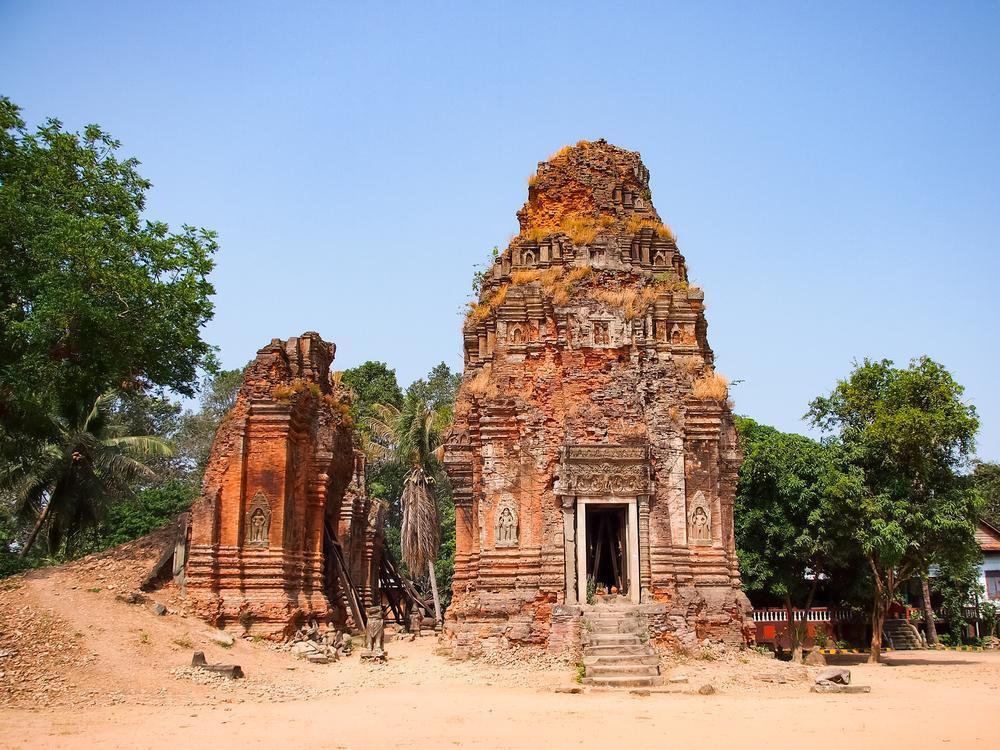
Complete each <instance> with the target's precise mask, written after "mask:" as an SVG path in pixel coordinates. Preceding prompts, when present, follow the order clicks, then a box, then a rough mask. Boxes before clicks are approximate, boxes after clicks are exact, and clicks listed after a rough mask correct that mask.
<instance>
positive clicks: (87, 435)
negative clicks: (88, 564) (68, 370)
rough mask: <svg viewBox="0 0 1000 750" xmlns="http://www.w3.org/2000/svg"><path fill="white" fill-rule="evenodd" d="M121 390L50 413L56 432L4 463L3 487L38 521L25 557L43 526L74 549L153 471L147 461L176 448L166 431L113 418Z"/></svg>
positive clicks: (57, 542)
mask: <svg viewBox="0 0 1000 750" xmlns="http://www.w3.org/2000/svg"><path fill="white" fill-rule="evenodd" d="M115 397H116V394H114V393H109V394H105V395H104V396H101V397H100V398H98V399H97V401H96V402H94V404H93V405H92V406H91V407H90V408H89V409H87V410H85V411H76V412H73V413H70V414H67V415H63V416H61V417H58V418H54V419H52V420H50V425H51V430H50V434H51V436H52V437H51V439H50V440H49V441H48V442H46V443H45V444H43V445H42V446H41V447H40V448H39V449H38V450H37V452H35V453H33V454H31V455H28V456H24V457H22V459H21V460H20V461H19V462H16V463H13V464H10V465H8V466H7V467H5V470H4V473H3V476H2V477H0V492H2V493H3V495H4V496H5V497H6V498H7V500H8V501H9V502H10V503H12V505H13V508H14V510H15V512H16V513H17V514H18V516H19V518H20V520H21V521H22V522H23V523H29V524H31V530H30V531H29V532H28V534H27V537H26V538H25V539H24V543H23V545H22V547H21V556H22V557H23V556H25V555H26V554H28V552H30V550H31V548H32V546H33V545H34V544H35V540H36V539H37V538H38V536H39V534H40V533H41V531H42V530H43V529H45V530H46V541H47V547H48V550H49V553H50V554H52V553H53V552H55V551H57V550H58V549H59V548H60V547H61V546H63V545H65V548H66V552H67V554H68V555H72V553H73V551H74V548H75V547H76V546H77V545H78V544H79V543H80V541H81V539H82V537H83V535H84V534H85V533H86V532H87V531H90V530H96V529H97V528H98V526H99V524H100V523H101V522H102V521H103V520H104V519H105V518H106V517H107V514H108V512H109V510H110V508H111V507H112V506H113V505H114V504H115V503H116V502H118V501H119V500H121V499H123V498H128V497H131V496H132V494H133V490H134V487H135V485H136V482H137V480H140V479H143V478H149V477H151V476H152V471H151V470H150V469H149V467H147V466H146V464H145V463H143V460H144V459H146V458H147V457H149V456H160V455H166V454H168V453H169V452H170V449H169V447H168V446H167V445H166V444H165V443H164V442H163V441H161V440H160V439H159V438H156V437H152V436H136V435H126V434H124V432H123V430H122V429H121V427H120V425H117V424H115V423H114V422H113V421H111V420H110V419H109V417H110V412H111V409H110V407H111V404H112V402H113V401H114V399H115Z"/></svg>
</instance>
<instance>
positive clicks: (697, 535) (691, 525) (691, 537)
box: [688, 490, 712, 546]
mask: <svg viewBox="0 0 1000 750" xmlns="http://www.w3.org/2000/svg"><path fill="white" fill-rule="evenodd" d="M688 543H689V544H691V545H693V546H704V545H709V544H711V543H712V514H711V511H710V510H709V508H708V503H707V502H706V501H705V494H704V493H703V492H702V491H701V490H698V491H697V492H696V493H695V494H694V497H693V498H692V499H691V511H690V513H689V514H688Z"/></svg>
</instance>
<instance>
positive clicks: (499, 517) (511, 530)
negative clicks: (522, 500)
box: [493, 496, 518, 547]
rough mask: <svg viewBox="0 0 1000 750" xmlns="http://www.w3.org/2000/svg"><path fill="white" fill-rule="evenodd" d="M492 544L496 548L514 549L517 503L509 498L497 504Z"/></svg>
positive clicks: (515, 543)
mask: <svg viewBox="0 0 1000 750" xmlns="http://www.w3.org/2000/svg"><path fill="white" fill-rule="evenodd" d="M493 544H494V546H496V547H516V546H517V544H518V541H517V503H516V502H515V501H514V498H512V497H510V496H505V497H503V498H502V499H501V500H500V502H499V503H497V507H496V514H495V516H494V524H493Z"/></svg>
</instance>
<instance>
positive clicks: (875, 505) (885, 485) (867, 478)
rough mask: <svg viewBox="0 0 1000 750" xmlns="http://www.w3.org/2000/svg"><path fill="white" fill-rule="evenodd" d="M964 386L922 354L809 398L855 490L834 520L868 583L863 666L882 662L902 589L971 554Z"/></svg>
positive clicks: (968, 418)
mask: <svg viewBox="0 0 1000 750" xmlns="http://www.w3.org/2000/svg"><path fill="white" fill-rule="evenodd" d="M962 394H963V388H962V386H961V385H959V384H958V383H956V382H955V380H954V378H953V377H952V376H951V374H950V373H949V372H948V371H947V370H946V369H945V368H944V367H942V366H941V365H940V364H938V363H936V362H934V361H933V360H931V359H929V358H928V357H922V358H920V359H917V360H913V361H912V362H911V363H910V366H909V367H908V368H906V369H901V368H896V367H894V366H893V363H892V362H890V361H888V360H882V361H879V362H873V361H870V360H867V359H866V360H865V361H864V362H863V363H862V364H861V365H856V366H855V368H854V370H853V371H852V372H851V374H850V375H849V376H848V378H847V379H845V380H841V381H839V382H838V383H837V386H836V388H834V390H833V391H832V392H831V394H830V395H829V396H823V397H819V398H817V399H815V400H814V401H813V402H812V404H811V406H810V410H809V413H808V415H807V416H808V417H809V418H810V419H811V420H812V422H813V424H814V425H817V426H819V427H820V428H822V429H823V430H824V431H826V432H828V433H832V434H834V435H835V436H836V441H837V443H838V444H839V446H840V448H841V449H842V451H843V453H842V456H843V457H844V459H845V461H846V462H847V464H848V465H850V466H853V467H855V468H857V469H858V470H860V471H861V474H862V477H863V479H862V487H861V491H860V492H858V493H857V494H848V495H847V496H845V497H844V498H843V502H842V503H841V513H842V514H843V517H844V519H845V521H846V522H847V523H848V525H849V528H851V529H852V534H853V537H854V539H855V541H856V543H857V544H858V546H859V548H860V550H861V552H862V554H863V555H864V557H865V560H866V562H867V565H868V567H869V570H870V572H871V575H872V579H873V582H874V586H875V590H876V591H875V597H874V602H873V606H872V642H871V653H870V655H869V661H871V662H878V661H879V660H880V658H881V647H882V628H883V625H884V623H885V618H886V613H887V611H888V609H889V606H890V604H891V603H892V601H893V599H894V597H895V595H896V592H897V590H898V589H899V587H900V585H901V584H903V583H905V582H906V581H907V580H909V579H911V578H913V577H914V576H919V575H921V574H923V573H925V572H926V571H927V570H928V568H929V567H930V565H932V564H938V565H945V564H955V563H957V562H959V561H961V560H963V559H967V558H968V557H970V556H972V555H975V554H978V547H977V546H976V544H975V537H974V534H975V523H976V519H977V514H978V495H977V493H976V492H975V491H974V490H973V489H972V488H971V487H970V486H969V483H968V482H967V481H965V480H964V478H963V477H961V476H960V475H959V471H960V470H961V469H962V468H963V467H964V466H966V464H967V462H968V459H969V456H970V455H971V452H972V450H973V446H974V438H975V434H976V431H977V430H978V427H979V421H978V419H977V417H976V412H975V409H974V408H973V407H972V406H970V405H967V404H965V403H964V402H963V401H962Z"/></svg>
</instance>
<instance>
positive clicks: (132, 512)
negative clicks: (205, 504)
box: [99, 481, 197, 548]
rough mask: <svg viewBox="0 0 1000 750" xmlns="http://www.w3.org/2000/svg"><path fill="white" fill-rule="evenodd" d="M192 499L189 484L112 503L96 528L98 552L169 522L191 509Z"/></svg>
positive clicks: (173, 484)
mask: <svg viewBox="0 0 1000 750" xmlns="http://www.w3.org/2000/svg"><path fill="white" fill-rule="evenodd" d="M196 495H197V490H196V488H195V487H194V486H192V485H191V484H189V483H185V482H179V481H170V482H166V483H164V484H162V485H158V486H156V487H147V488H146V489H144V490H141V491H140V492H137V493H136V494H135V495H133V496H131V497H126V498H125V499H124V500H122V501H121V502H118V503H115V504H114V505H112V506H111V508H110V510H109V512H108V515H107V518H106V520H105V522H104V523H102V524H101V527H100V531H99V538H100V546H101V548H106V547H117V546H118V545H119V544H124V543H125V542H129V541H131V540H133V539H138V538H139V537H141V536H145V535H146V534H149V533H150V532H152V531H155V530H156V529H158V528H160V527H161V526H163V525H164V524H165V523H168V522H169V521H173V520H174V519H175V518H177V516H179V515H180V514H181V513H183V512H184V511H186V510H188V509H189V508H190V507H191V503H192V502H194V499H195V497H196Z"/></svg>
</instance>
